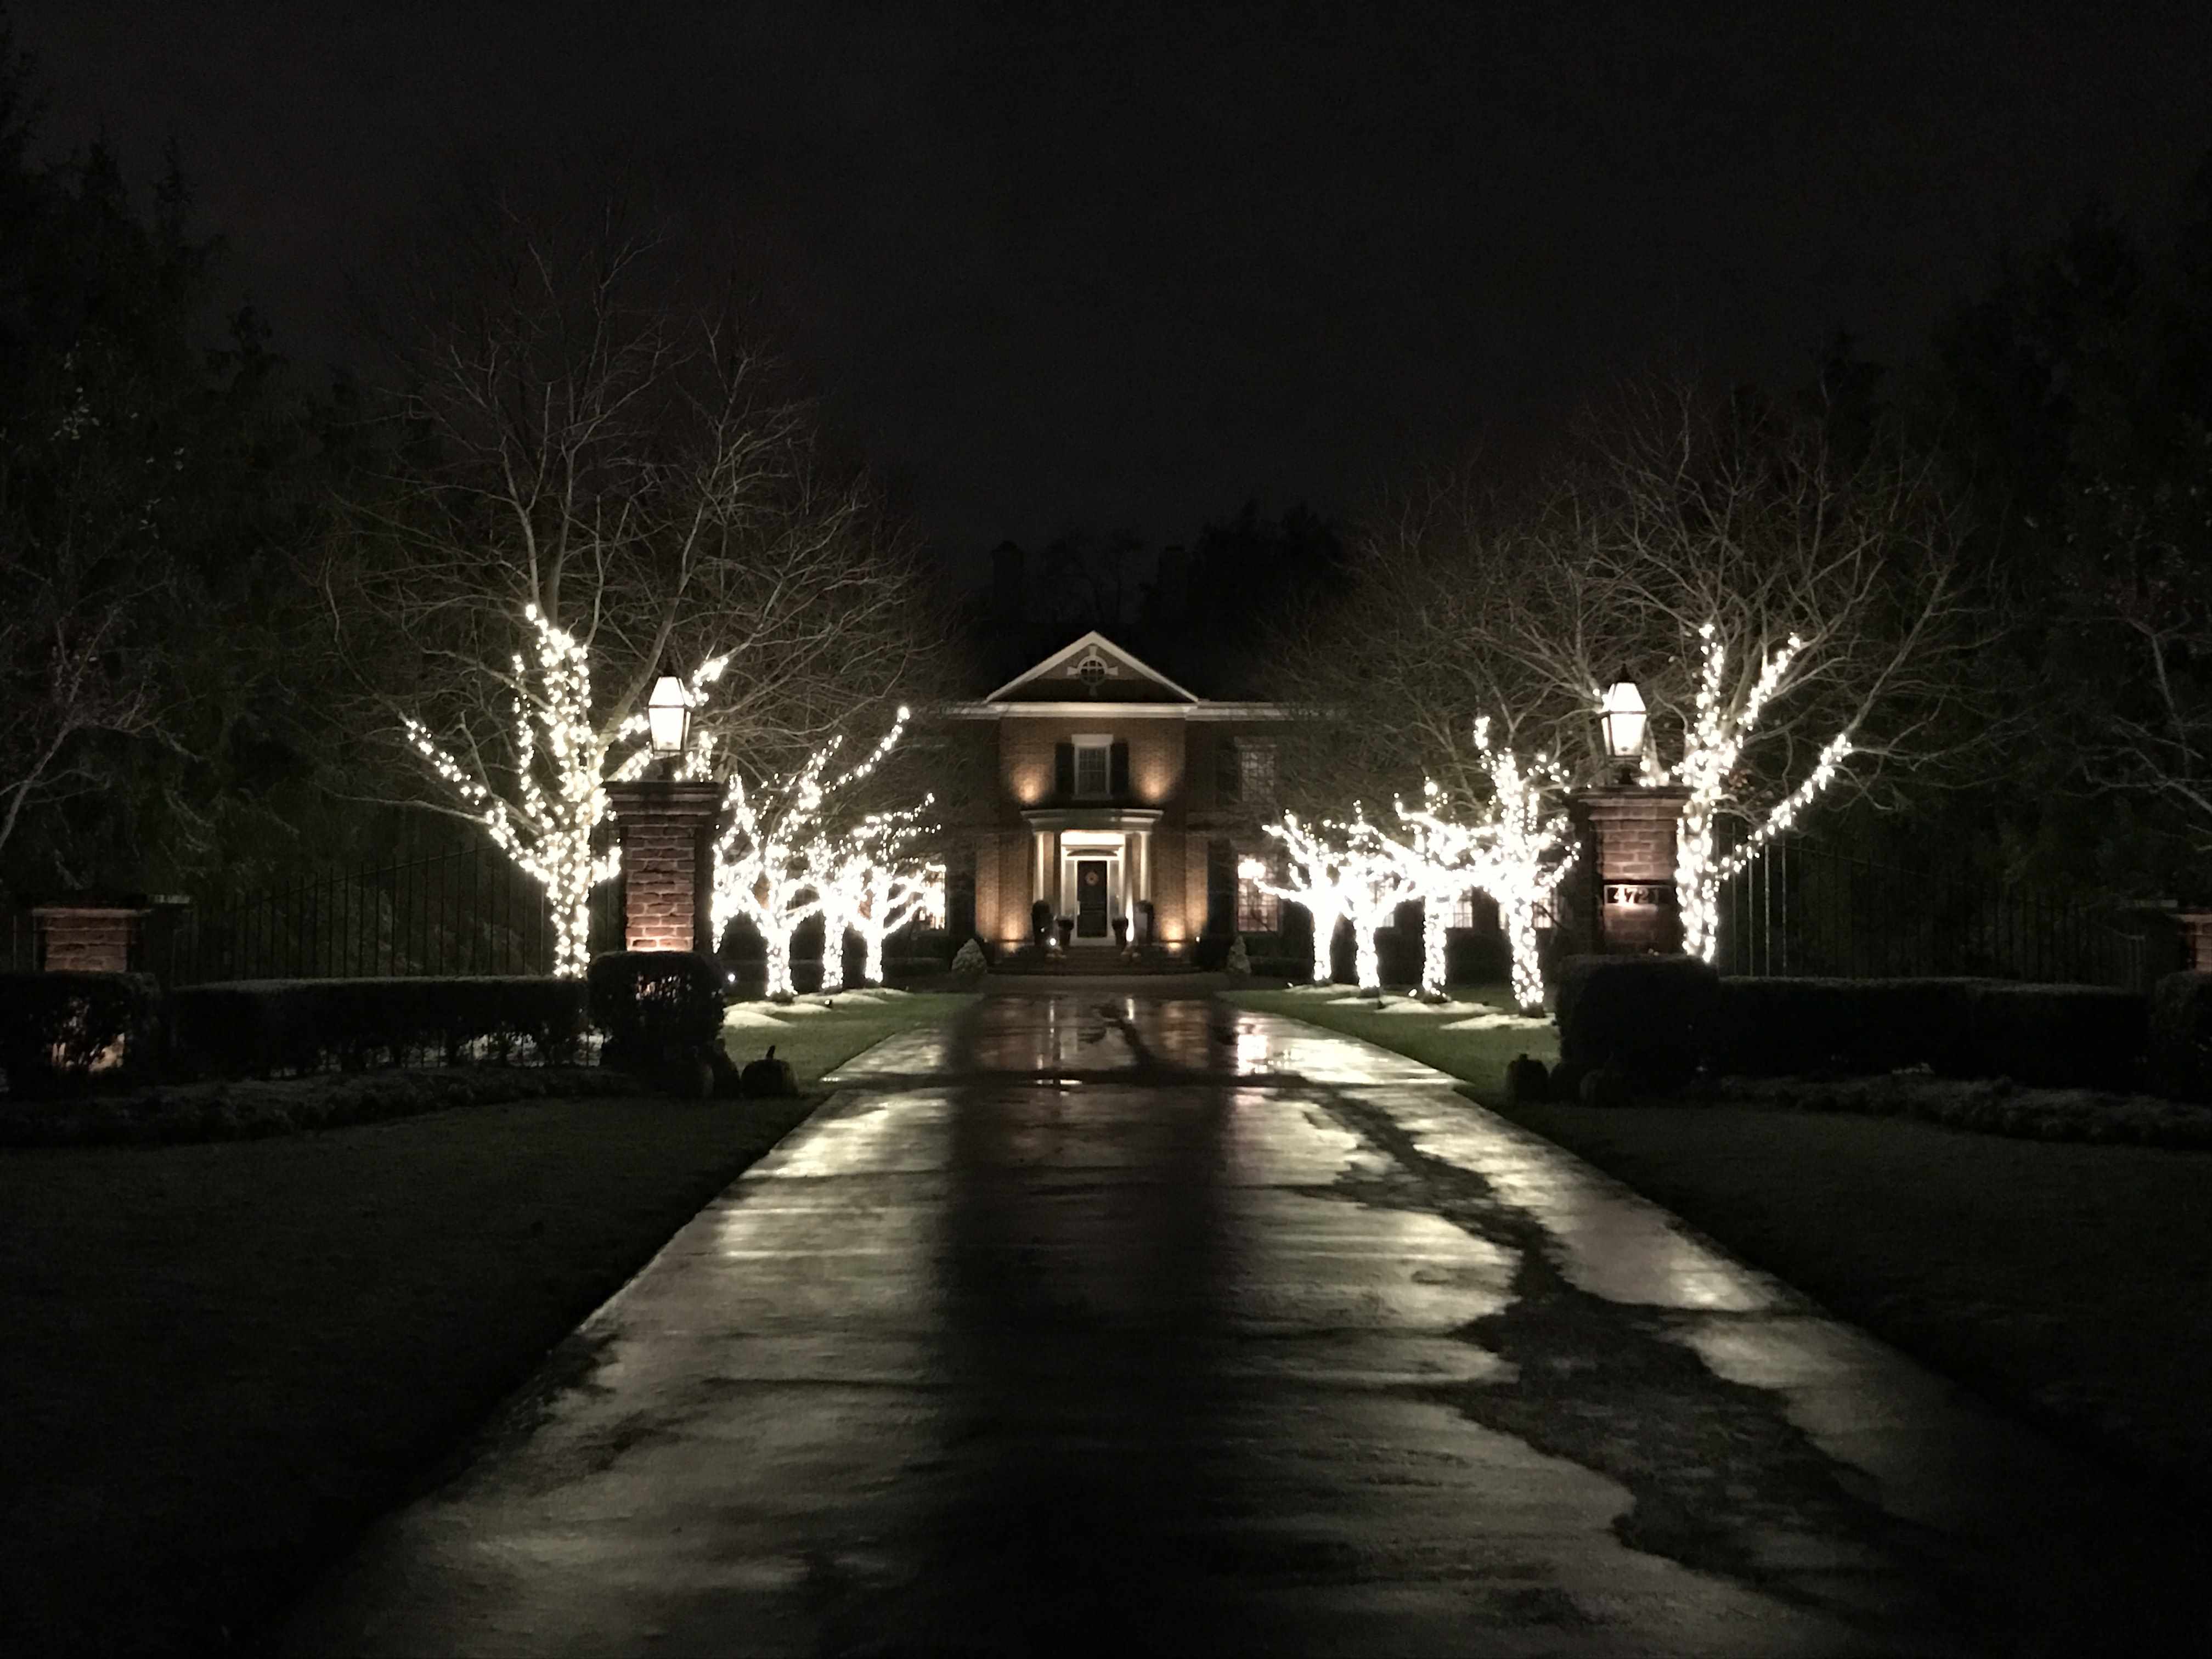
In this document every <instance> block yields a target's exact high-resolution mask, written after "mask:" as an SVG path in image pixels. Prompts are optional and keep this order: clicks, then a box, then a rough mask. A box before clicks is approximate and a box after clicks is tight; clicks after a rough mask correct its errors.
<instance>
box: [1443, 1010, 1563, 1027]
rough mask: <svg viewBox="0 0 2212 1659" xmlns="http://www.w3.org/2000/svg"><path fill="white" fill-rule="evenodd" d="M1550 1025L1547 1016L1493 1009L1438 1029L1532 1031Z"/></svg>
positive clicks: (1550, 1021)
mask: <svg viewBox="0 0 2212 1659" xmlns="http://www.w3.org/2000/svg"><path fill="white" fill-rule="evenodd" d="M1551 1023H1552V1020H1551V1017H1550V1016H1549V1015H1548V1014H1506V1013H1500V1012H1498V1010H1496V1009H1495V1008H1493V1009H1491V1010H1489V1011H1488V1012H1485V1013H1480V1014H1476V1015H1474V1016H1472V1017H1471V1018H1467V1019H1455V1020H1453V1021H1451V1022H1450V1023H1449V1024H1447V1025H1444V1026H1443V1027H1441V1028H1440V1029H1442V1030H1447V1031H1534V1030H1541V1028H1543V1027H1545V1026H1548V1025H1549V1024H1551Z"/></svg>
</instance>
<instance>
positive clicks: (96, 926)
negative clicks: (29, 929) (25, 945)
mask: <svg viewBox="0 0 2212 1659" xmlns="http://www.w3.org/2000/svg"><path fill="white" fill-rule="evenodd" d="M144 915H146V912H145V910H144V909H143V908H137V907H134V906H131V905H124V904H37V905H33V906H32V907H31V917H32V921H33V923H34V925H35V926H36V927H37V928H38V930H39V958H40V966H41V967H42V968H43V969H45V970H46V972H47V973H50V974H59V973H86V974H124V973H128V972H130V970H131V946H132V945H135V944H136V943H137V939H138V926H139V922H140V920H141V919H142V918H143V916H144Z"/></svg>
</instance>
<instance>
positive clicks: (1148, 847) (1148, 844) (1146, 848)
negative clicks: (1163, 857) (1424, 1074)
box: [1129, 829, 1152, 908]
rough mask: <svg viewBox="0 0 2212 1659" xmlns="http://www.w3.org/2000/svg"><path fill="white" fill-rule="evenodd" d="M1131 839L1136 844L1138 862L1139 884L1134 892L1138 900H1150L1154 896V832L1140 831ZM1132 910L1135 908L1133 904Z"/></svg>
mask: <svg viewBox="0 0 2212 1659" xmlns="http://www.w3.org/2000/svg"><path fill="white" fill-rule="evenodd" d="M1129 839H1130V840H1131V842H1133V843H1134V847H1135V854H1136V860H1137V883H1136V886H1135V888H1134V889H1133V891H1134V894H1135V896H1136V897H1137V898H1140V899H1148V898H1150V897H1152V831H1151V830H1149V829H1139V830H1138V831H1137V833H1136V834H1135V835H1133V836H1131V837H1130V838H1129ZM1131 908H1135V907H1134V905H1133V904H1132V906H1131Z"/></svg>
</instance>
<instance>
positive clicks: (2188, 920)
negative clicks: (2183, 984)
mask: <svg viewBox="0 0 2212 1659" xmlns="http://www.w3.org/2000/svg"><path fill="white" fill-rule="evenodd" d="M2172 916H2173V919H2174V920H2175V921H2177V922H2179V924H2180V927H2181V965H2182V966H2183V967H2184V968H2185V969H2188V970H2189V971H2190V972H2191V973H2197V974H2205V973H2212V910H2176V911H2173V912H2172Z"/></svg>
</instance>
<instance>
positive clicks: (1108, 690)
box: [983, 629, 1200, 703]
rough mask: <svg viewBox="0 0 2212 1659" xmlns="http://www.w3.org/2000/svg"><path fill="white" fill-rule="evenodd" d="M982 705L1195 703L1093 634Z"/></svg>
mask: <svg viewBox="0 0 2212 1659" xmlns="http://www.w3.org/2000/svg"><path fill="white" fill-rule="evenodd" d="M983 701H984V702H987V703H1018V702H1174V703H1192V702H1199V701H1200V698H1199V697H1198V696H1197V695H1196V694H1195V693H1193V692H1190V691H1188V690H1184V689H1183V688H1182V686H1180V685H1177V684H1176V683H1175V682H1174V681H1173V680H1171V679H1170V678H1168V677H1167V676H1166V675H1164V674H1163V673H1161V672H1160V671H1159V670H1158V669H1157V668H1153V667H1151V666H1149V665H1146V663H1144V662H1143V661H1141V660H1140V659H1139V658H1138V657H1137V656H1136V655H1135V654H1134V653H1131V652H1128V651H1125V650H1123V649H1122V648H1121V647H1120V646H1118V645H1116V644H1115V643H1114V641H1111V640H1109V639H1108V638H1107V637H1106V636H1105V635H1103V634H1101V633H1099V632H1098V631H1097V629H1092V630H1091V632H1090V633H1088V634H1085V635H1084V636H1083V637H1082V638H1081V639H1079V640H1077V641H1074V642H1073V644H1070V645H1064V646H1062V647H1060V649H1059V650H1057V651H1055V652H1054V653H1052V655H1050V656H1049V657H1047V658H1046V659H1044V660H1043V661H1042V662H1041V663H1039V664H1037V665H1036V667H1034V668H1030V669H1028V670H1025V671H1024V672H1022V673H1019V674H1017V675H1015V676H1014V678H1012V679H1010V680H1008V681H1007V682H1006V684H1004V685H1002V686H1000V688H999V689H998V690H995V691H994V692H993V693H991V695H990V696H987V697H986V698H984V699H983Z"/></svg>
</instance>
